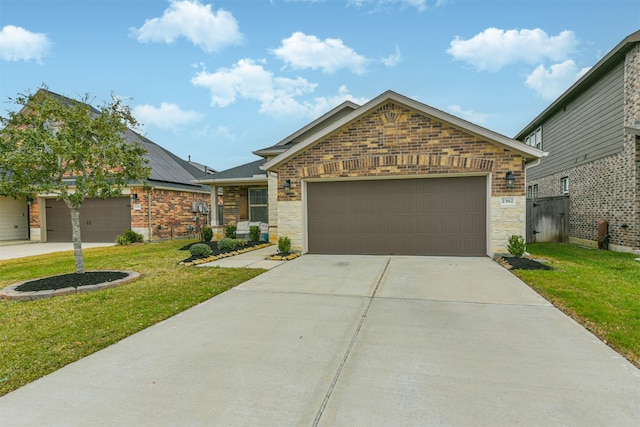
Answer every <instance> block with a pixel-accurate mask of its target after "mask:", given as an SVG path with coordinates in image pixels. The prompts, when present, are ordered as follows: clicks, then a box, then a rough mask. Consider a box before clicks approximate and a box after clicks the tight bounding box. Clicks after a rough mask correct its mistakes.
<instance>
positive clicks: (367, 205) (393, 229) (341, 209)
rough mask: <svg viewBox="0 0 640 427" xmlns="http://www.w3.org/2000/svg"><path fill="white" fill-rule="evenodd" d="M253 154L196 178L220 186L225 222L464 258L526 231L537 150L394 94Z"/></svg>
mask: <svg viewBox="0 0 640 427" xmlns="http://www.w3.org/2000/svg"><path fill="white" fill-rule="evenodd" d="M255 154H257V155H259V156H261V157H263V159H261V160H257V161H255V162H252V163H249V164H246V165H242V166H238V167H236V168H233V169H229V170H226V171H222V172H219V173H217V174H215V175H214V176H213V177H211V178H206V177H205V178H203V179H200V180H198V182H200V183H206V184H209V185H211V186H212V192H213V193H214V194H215V192H216V191H217V190H216V188H217V187H222V188H223V189H224V203H225V204H224V221H225V224H228V223H237V222H239V221H243V220H251V221H264V222H268V223H269V239H270V240H271V241H277V239H278V237H279V236H286V237H289V238H290V239H291V241H292V244H293V247H294V248H295V249H297V250H300V251H301V252H303V253H307V252H308V253H332V254H411V255H461V256H485V255H493V254H494V253H499V252H506V251H507V241H508V238H509V237H510V236H511V235H514V234H517V235H524V232H525V181H524V177H525V166H526V165H527V164H528V163H529V162H532V161H535V160H537V159H538V158H540V157H541V156H543V155H544V153H543V152H542V151H540V150H538V149H536V148H534V147H530V146H527V145H525V144H523V143H521V142H519V141H516V140H513V139H510V138H507V137H505V136H503V135H500V134H497V133H495V132H492V131H490V130H488V129H485V128H483V127H480V126H477V125H475V124H473V123H470V122H467V121H465V120H462V119H460V118H458V117H455V116H452V115H450V114H447V113H445V112H442V111H440V110H437V109H435V108H432V107H430V106H428V105H425V104H422V103H420V102H417V101H415V100H413V99H410V98H407V97H404V96H402V95H399V94H397V93H395V92H392V91H388V92H385V93H383V94H381V95H380V96H378V97H376V98H375V99H373V100H371V101H370V102H368V103H366V104H365V105H363V106H358V105H356V104H354V103H351V102H346V103H344V104H342V105H340V106H338V107H336V108H335V109H333V110H332V111H330V112H328V113H327V114H325V115H324V116H322V117H320V118H319V119H317V120H315V121H314V122H312V123H310V124H309V125H307V126H305V127H304V128H302V129H300V130H299V131H297V132H296V133H294V134H292V135H291V136H289V137H287V138H286V139H284V140H282V141H281V142H279V143H277V144H276V145H274V146H271V147H269V148H265V149H262V150H258V151H256V152H255ZM507 177H508V178H509V179H507ZM213 220H214V222H213V223H214V224H216V219H215V218H214V219H213ZM220 233H221V227H218V235H220Z"/></svg>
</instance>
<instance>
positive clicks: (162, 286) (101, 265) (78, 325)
mask: <svg viewBox="0 0 640 427" xmlns="http://www.w3.org/2000/svg"><path fill="white" fill-rule="evenodd" d="M185 243H186V242H185V241H184V240H174V241H168V242H160V243H146V244H144V245H133V246H113V247H106V248H93V249H86V250H84V258H85V264H86V268H87V270H110V269H115V270H134V271H137V272H139V273H141V274H142V277H141V278H140V279H138V280H136V281H134V282H131V283H129V284H125V285H122V286H119V287H116V288H110V289H103V290H100V291H96V292H87V293H80V294H74V295H69V296H62V297H56V298H50V299H43V300H37V301H27V302H22V301H9V300H0V396H1V395H4V394H6V393H8V392H10V391H12V390H15V389H17V388H18V387H20V386H22V385H24V384H27V383H29V382H31V381H33V380H35V379H37V378H40V377H42V376H44V375H46V374H48V373H50V372H53V371H55V370H57V369H59V368H61V367H63V366H64V365H67V364H69V363H71V362H74V361H76V360H78V359H80V358H82V357H85V356H87V355H89V354H91V353H93V352H96V351H98V350H100V349H102V348H105V347H107V346H109V345H111V344H113V343H115V342H117V341H119V340H121V339H123V338H125V337H127V336H129V335H131V334H133V333H135V332H138V331H140V330H142V329H145V328H147V327H149V326H151V325H153V324H155V323H158V322H160V321H161V320H164V319H166V318H168V317H171V316H173V315H174V314H176V313H179V312H181V311H183V310H186V309H187V308H189V307H192V306H194V305H196V304H198V303H200V302H203V301H205V300H207V299H209V298H211V297H213V296H215V295H217V294H219V293H221V292H224V291H226V290H228V289H230V288H232V287H234V286H236V285H238V284H240V283H243V282H245V281H247V280H249V279H251V278H253V277H255V276H257V275H259V274H261V273H262V272H264V270H257V269H226V268H225V269H223V268H194V267H183V266H179V265H178V262H180V261H181V260H182V259H183V258H184V257H185V255H184V251H179V248H181V247H183V246H184V245H185ZM73 271H75V264H74V259H73V254H72V252H65V253H57V254H51V255H41V256H37V257H28V258H19V259H14V260H7V261H0V288H3V287H5V286H8V285H11V284H14V283H16V282H19V281H22V280H27V279H34V278H39V277H45V276H51V275H58V274H64V273H69V272H73Z"/></svg>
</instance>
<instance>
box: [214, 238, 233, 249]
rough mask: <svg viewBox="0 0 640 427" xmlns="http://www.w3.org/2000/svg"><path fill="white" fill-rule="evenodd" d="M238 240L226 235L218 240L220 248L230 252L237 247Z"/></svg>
mask: <svg viewBox="0 0 640 427" xmlns="http://www.w3.org/2000/svg"><path fill="white" fill-rule="evenodd" d="M236 245H237V242H236V240H234V239H230V238H229V237H225V238H224V239H220V241H219V242H218V250H220V251H223V252H230V251H232V250H234V249H235V248H236Z"/></svg>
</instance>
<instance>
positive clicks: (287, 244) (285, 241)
mask: <svg viewBox="0 0 640 427" xmlns="http://www.w3.org/2000/svg"><path fill="white" fill-rule="evenodd" d="M278 251H279V252H280V253H281V254H288V253H289V252H290V251H291V239H289V238H288V237H285V236H281V237H278Z"/></svg>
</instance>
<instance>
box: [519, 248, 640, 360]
mask: <svg viewBox="0 0 640 427" xmlns="http://www.w3.org/2000/svg"><path fill="white" fill-rule="evenodd" d="M527 251H528V252H530V253H531V254H532V256H533V257H534V258H543V259H546V260H549V261H550V265H551V266H552V267H554V268H555V270H515V271H514V273H515V274H516V275H517V276H518V277H520V278H521V279H522V280H523V281H525V282H526V283H527V284H528V285H529V286H531V287H532V288H533V289H535V290H536V291H537V292H538V293H540V294H541V295H542V296H544V297H545V298H546V299H548V300H549V301H551V302H552V303H553V304H554V305H556V306H557V307H558V308H560V309H561V310H563V311H564V312H565V313H567V314H569V315H570V316H571V317H573V318H574V319H576V320H577V321H578V322H580V323H581V324H582V325H584V326H585V327H586V328H587V329H589V330H590V331H591V332H593V333H594V334H595V335H597V336H598V337H599V338H600V339H602V340H603V341H604V342H606V343H607V344H609V345H610V346H611V347H612V348H614V349H615V350H616V351H618V352H619V353H620V354H622V355H624V356H625V357H626V358H627V359H629V360H630V361H631V362H632V363H634V364H635V365H636V366H638V367H640V262H638V261H635V260H634V259H635V258H637V257H638V255H634V254H629V253H619V252H611V251H599V250H595V249H586V248H582V247H580V246H577V245H567V244H559V243H538V244H531V245H527Z"/></svg>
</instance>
